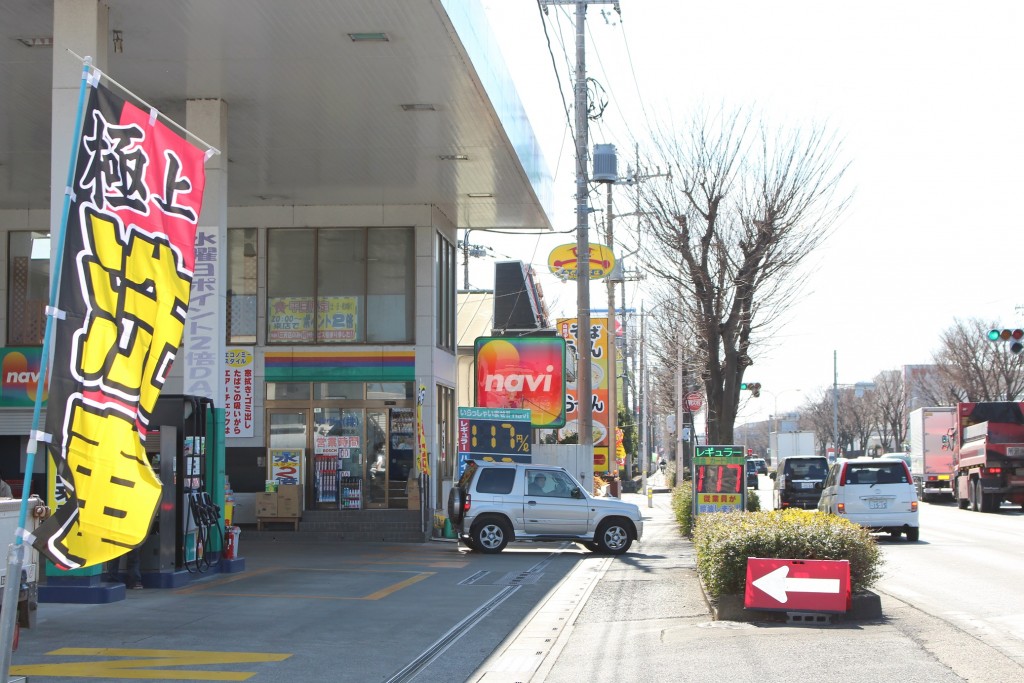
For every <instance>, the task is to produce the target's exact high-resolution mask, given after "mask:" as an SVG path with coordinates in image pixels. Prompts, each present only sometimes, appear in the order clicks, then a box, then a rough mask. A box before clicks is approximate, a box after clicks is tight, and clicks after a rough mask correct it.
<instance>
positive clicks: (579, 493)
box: [569, 486, 583, 498]
mask: <svg viewBox="0 0 1024 683" xmlns="http://www.w3.org/2000/svg"><path fill="white" fill-rule="evenodd" d="M569 495H570V496H572V497H573V498H582V497H583V492H582V491H580V489H579V487H578V486H574V487H573V488H572V491H569Z"/></svg>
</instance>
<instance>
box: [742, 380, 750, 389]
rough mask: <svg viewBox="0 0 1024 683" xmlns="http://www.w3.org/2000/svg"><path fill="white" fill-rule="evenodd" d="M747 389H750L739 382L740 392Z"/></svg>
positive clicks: (747, 385)
mask: <svg viewBox="0 0 1024 683" xmlns="http://www.w3.org/2000/svg"><path fill="white" fill-rule="evenodd" d="M749 388H750V385H749V384H747V383H746V382H741V383H740V391H746V390H747V389H749Z"/></svg>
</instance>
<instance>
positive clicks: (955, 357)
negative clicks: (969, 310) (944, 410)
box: [935, 318, 1024, 405]
mask: <svg viewBox="0 0 1024 683" xmlns="http://www.w3.org/2000/svg"><path fill="white" fill-rule="evenodd" d="M995 327H996V325H994V324H989V323H985V322H982V321H981V320H979V319H977V318H971V319H969V320H959V319H954V322H953V325H952V326H951V327H949V328H948V329H947V330H945V331H944V332H943V333H942V336H941V337H940V346H939V350H938V352H937V353H936V354H935V362H936V363H937V364H938V366H939V373H938V374H939V376H940V377H941V378H942V383H943V385H945V386H946V387H947V390H948V391H949V392H950V398H951V399H952V400H951V401H950V402H951V403H956V402H957V401H1019V400H1020V399H1021V395H1022V394H1024V355H1014V354H1013V353H1011V352H1010V350H1009V348H1008V345H1007V344H1006V343H1005V342H991V341H989V340H988V331H989V330H991V329H993V328H995ZM940 405H941V404H940Z"/></svg>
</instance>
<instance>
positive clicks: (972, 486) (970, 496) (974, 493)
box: [967, 479, 981, 512]
mask: <svg viewBox="0 0 1024 683" xmlns="http://www.w3.org/2000/svg"><path fill="white" fill-rule="evenodd" d="M980 488H981V487H980V486H979V485H978V480H977V479H971V480H970V481H969V482H967V501H968V502H969V504H970V506H971V512H977V511H978V507H979V505H978V498H979V496H978V494H979V492H980V491H979V489H980Z"/></svg>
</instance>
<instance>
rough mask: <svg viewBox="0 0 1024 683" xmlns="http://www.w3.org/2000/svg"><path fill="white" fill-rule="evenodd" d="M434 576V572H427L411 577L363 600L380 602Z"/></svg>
mask: <svg viewBox="0 0 1024 683" xmlns="http://www.w3.org/2000/svg"><path fill="white" fill-rule="evenodd" d="M433 574H434V572H426V573H421V574H418V575H416V576H411V577H409V578H408V579H406V580H405V581H401V582H399V583H396V584H395V585H393V586H388V587H387V588H384V589H382V590H379V591H377V592H376V593H370V594H369V595H367V596H366V597H365V598H363V600H380V599H381V598H386V597H387V596H389V595H391V594H392V593H394V592H395V591H400V590H402V589H403V588H407V587H409V586H411V585H413V584H414V583H418V582H420V581H422V580H423V579H425V578H427V577H428V576H433Z"/></svg>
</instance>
